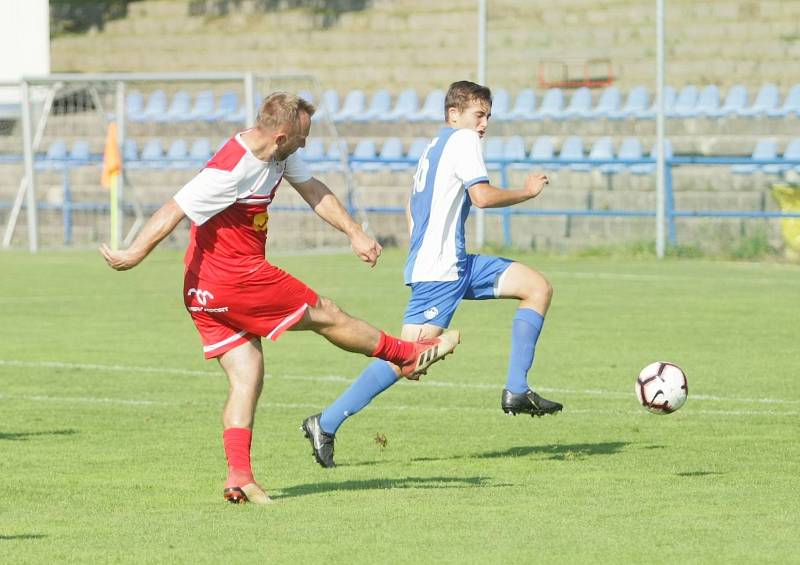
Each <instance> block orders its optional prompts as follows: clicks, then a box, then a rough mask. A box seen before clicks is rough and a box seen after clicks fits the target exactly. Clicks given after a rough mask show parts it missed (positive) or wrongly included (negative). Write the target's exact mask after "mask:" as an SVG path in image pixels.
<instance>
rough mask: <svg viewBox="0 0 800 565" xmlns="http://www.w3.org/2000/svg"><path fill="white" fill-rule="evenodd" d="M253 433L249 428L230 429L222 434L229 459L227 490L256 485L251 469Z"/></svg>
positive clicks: (226, 455)
mask: <svg viewBox="0 0 800 565" xmlns="http://www.w3.org/2000/svg"><path fill="white" fill-rule="evenodd" d="M252 438H253V433H252V432H251V431H250V430H248V429H247V428H228V429H226V430H225V431H223V432H222V442H223V444H224V445H225V457H226V458H227V459H228V480H227V481H226V482H225V488H228V487H241V486H244V485H246V484H249V483H254V482H255V479H254V478H253V469H252V468H251V467H250V442H251V440H252Z"/></svg>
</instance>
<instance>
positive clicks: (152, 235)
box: [100, 199, 186, 271]
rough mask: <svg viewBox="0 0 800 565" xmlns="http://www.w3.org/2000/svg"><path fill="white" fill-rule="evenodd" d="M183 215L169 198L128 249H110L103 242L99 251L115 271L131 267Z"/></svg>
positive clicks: (173, 227)
mask: <svg viewBox="0 0 800 565" xmlns="http://www.w3.org/2000/svg"><path fill="white" fill-rule="evenodd" d="M185 217H186V214H184V212H183V210H182V209H181V208H180V206H178V203H177V202H175V200H173V199H170V200H169V201H168V202H167V203H166V204H164V205H163V206H162V207H161V208H159V209H158V210H157V211H156V213H155V214H153V215H152V216H151V217H150V219H149V220H148V221H147V223H146V224H145V225H144V227H143V228H142V231H141V232H139V235H138V236H137V237H136V240H134V242H133V244H132V245H131V246H130V247H129V248H128V249H125V250H124V251H112V250H111V249H110V248H109V247H108V246H107V245H106V244H103V245H101V246H100V253H102V255H103V258H105V260H106V263H108V264H109V266H110V267H111V268H112V269H114V270H116V271H127V270H128V269H132V268H134V267H135V266H136V265H138V264H139V263H141V262H142V261H143V260H144V258H145V257H147V256H148V255H149V254H150V252H151V251H152V250H153V249H154V248H155V246H156V245H158V244H159V242H161V240H163V239H164V238H165V237H167V236H168V235H169V234H170V233H172V230H174V229H175V227H176V226H177V225H178V224H179V223H180V222H181V220H183V218H185Z"/></svg>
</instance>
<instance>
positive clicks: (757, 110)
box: [738, 84, 780, 117]
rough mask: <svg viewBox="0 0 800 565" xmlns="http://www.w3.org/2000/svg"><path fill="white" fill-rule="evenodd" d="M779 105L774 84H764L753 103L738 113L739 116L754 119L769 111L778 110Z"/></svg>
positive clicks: (778, 96)
mask: <svg viewBox="0 0 800 565" xmlns="http://www.w3.org/2000/svg"><path fill="white" fill-rule="evenodd" d="M779 104H780V93H779V92H778V87H777V86H775V85H774V84H765V85H764V86H762V87H761V90H759V91H758V95H757V96H756V99H755V102H753V105H752V106H750V107H749V108H742V109H741V110H739V111H738V114H739V115H740V116H747V117H754V116H761V115H764V114H766V113H768V112H769V111H774V110H777V109H778V106H779Z"/></svg>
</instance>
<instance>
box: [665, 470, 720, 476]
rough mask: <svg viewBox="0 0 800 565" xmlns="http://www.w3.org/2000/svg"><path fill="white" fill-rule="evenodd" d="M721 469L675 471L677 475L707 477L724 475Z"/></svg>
mask: <svg viewBox="0 0 800 565" xmlns="http://www.w3.org/2000/svg"><path fill="white" fill-rule="evenodd" d="M724 474H725V473H720V472H719V471H683V472H682V473H675V476H676V477H706V476H708V475H724Z"/></svg>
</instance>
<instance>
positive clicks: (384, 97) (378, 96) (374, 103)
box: [351, 88, 392, 122]
mask: <svg viewBox="0 0 800 565" xmlns="http://www.w3.org/2000/svg"><path fill="white" fill-rule="evenodd" d="M391 110H392V96H391V95H390V94H389V91H388V90H386V89H385V88H382V89H381V90H378V91H376V92H375V94H373V95H372V100H371V101H370V104H369V108H367V110H366V111H365V112H361V113H360V114H356V115H354V116H353V117H352V118H351V119H352V120H353V121H356V122H369V121H376V120H381V119H382V118H383V117H384V116H385V115H387V114H388V113H389V112H391Z"/></svg>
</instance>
